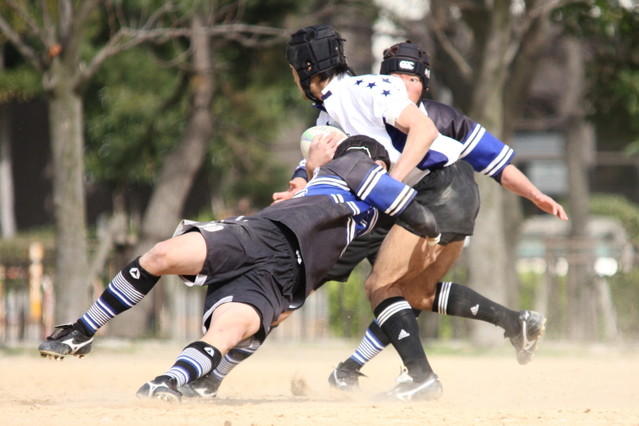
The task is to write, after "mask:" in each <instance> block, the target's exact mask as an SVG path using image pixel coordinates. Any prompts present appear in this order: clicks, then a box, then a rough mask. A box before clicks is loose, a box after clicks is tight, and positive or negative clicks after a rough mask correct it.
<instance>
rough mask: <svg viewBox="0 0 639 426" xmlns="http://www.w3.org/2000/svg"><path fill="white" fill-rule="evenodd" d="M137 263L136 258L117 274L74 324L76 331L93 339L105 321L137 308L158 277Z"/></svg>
mask: <svg viewBox="0 0 639 426" xmlns="http://www.w3.org/2000/svg"><path fill="white" fill-rule="evenodd" d="M139 260H140V258H139V257H138V258H137V259H135V260H134V261H133V262H131V263H129V264H128V265H127V266H126V267H125V268H124V269H122V270H121V271H120V272H118V274H117V275H116V276H115V277H114V278H113V280H112V281H111V282H110V283H109V285H108V286H107V287H106V288H105V289H104V291H103V292H102V294H101V295H100V297H98V299H97V300H96V301H95V302H93V305H91V307H90V308H89V310H88V311H87V312H86V313H85V314H84V315H83V316H82V317H81V318H80V319H79V320H78V321H76V322H75V324H73V326H74V327H75V328H76V329H78V330H80V331H82V332H83V333H84V334H86V335H87V336H93V335H94V334H95V332H96V331H97V330H98V329H99V328H100V327H102V326H103V325H104V324H106V323H107V321H109V320H110V319H112V318H114V317H115V316H116V315H119V314H121V313H122V312H124V311H126V310H127V309H129V308H131V307H133V306H135V305H136V304H138V303H139V302H140V300H142V299H143V298H144V296H146V295H147V294H148V293H149V292H150V291H151V289H152V288H153V286H155V284H156V283H157V282H158V280H159V279H160V277H157V276H155V275H151V274H150V273H148V272H147V271H145V270H144V268H142V266H140V261H139Z"/></svg>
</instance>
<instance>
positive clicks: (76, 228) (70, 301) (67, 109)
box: [45, 61, 91, 323]
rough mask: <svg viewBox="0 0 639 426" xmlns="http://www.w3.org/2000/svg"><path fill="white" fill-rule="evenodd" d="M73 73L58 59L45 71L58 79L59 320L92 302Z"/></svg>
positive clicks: (52, 102)
mask: <svg viewBox="0 0 639 426" xmlns="http://www.w3.org/2000/svg"><path fill="white" fill-rule="evenodd" d="M70 74H71V73H70V72H69V71H68V70H67V69H66V68H65V67H64V66H62V64H61V63H60V62H59V61H54V63H53V65H52V67H51V69H50V70H49V71H48V72H47V75H45V78H47V79H48V80H49V81H55V82H56V84H55V86H54V87H53V88H52V91H51V93H50V94H49V102H48V104H49V121H50V124H49V126H50V129H51V130H50V131H51V147H52V148H51V149H52V157H53V202H54V212H55V235H56V242H55V249H56V259H55V271H56V272H55V282H54V286H55V289H56V310H55V319H56V321H57V322H58V323H60V322H68V321H72V320H75V319H77V318H78V316H79V315H81V314H82V313H83V312H84V311H85V310H86V309H87V308H88V306H89V301H90V297H91V292H90V289H91V286H90V283H89V282H88V271H89V266H88V260H87V259H88V254H87V232H86V211H85V210H86V200H85V194H84V138H83V134H82V116H83V112H82V99H81V97H80V96H79V95H78V93H76V92H75V91H74V90H73V87H72V77H71V75H70Z"/></svg>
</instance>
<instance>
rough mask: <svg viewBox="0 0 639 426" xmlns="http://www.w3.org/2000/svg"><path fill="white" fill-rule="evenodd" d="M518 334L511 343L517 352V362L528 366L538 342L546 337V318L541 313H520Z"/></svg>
mask: <svg viewBox="0 0 639 426" xmlns="http://www.w3.org/2000/svg"><path fill="white" fill-rule="evenodd" d="M517 321H518V326H517V328H518V332H517V334H515V335H514V336H506V337H509V338H510V343H512V345H513V346H514V347H515V350H516V351H517V362H519V363H520V364H521V365H524V364H528V363H529V362H530V361H531V360H532V358H533V356H534V355H535V350H536V349H537V341H538V340H539V339H540V338H541V336H543V335H544V330H545V329H546V325H545V324H546V318H544V316H543V315H542V314H540V313H539V312H535V311H521V312H520V313H519V318H518V319H517Z"/></svg>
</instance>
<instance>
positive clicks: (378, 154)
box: [333, 135, 391, 170]
mask: <svg viewBox="0 0 639 426" xmlns="http://www.w3.org/2000/svg"><path fill="white" fill-rule="evenodd" d="M356 150H360V151H363V152H364V153H365V154H366V155H368V156H369V157H370V158H371V160H373V161H376V160H381V161H383V162H384V164H386V170H390V166H391V161H390V156H389V155H388V151H386V148H384V146H383V145H382V144H381V143H379V142H377V141H376V140H375V139H373V138H370V137H368V136H364V135H355V136H351V137H349V138H347V139H344V141H343V142H341V143H340V144H339V145H338V146H337V149H336V150H335V155H333V158H339V157H341V156H342V155H345V154H346V153H348V152H350V151H356Z"/></svg>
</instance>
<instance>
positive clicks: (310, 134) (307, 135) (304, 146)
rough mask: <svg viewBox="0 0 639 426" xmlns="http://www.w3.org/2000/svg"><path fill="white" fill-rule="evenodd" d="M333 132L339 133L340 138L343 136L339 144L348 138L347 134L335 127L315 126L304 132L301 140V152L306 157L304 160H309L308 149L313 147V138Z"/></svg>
mask: <svg viewBox="0 0 639 426" xmlns="http://www.w3.org/2000/svg"><path fill="white" fill-rule="evenodd" d="M333 132H335V133H338V134H339V135H340V136H342V138H341V139H340V140H339V142H342V141H343V140H344V139H346V138H347V137H348V136H347V135H346V133H344V132H343V131H342V130H341V129H340V128H338V127H335V126H313V127H309V128H308V129H306V130H304V133H302V137H301V139H300V150H301V151H302V155H303V156H304V158H308V149H309V147H310V146H311V142H312V141H313V138H314V137H315V136H317V135H320V134H321V135H323V136H324V135H329V134H331V133H333ZM339 142H338V143H339Z"/></svg>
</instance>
